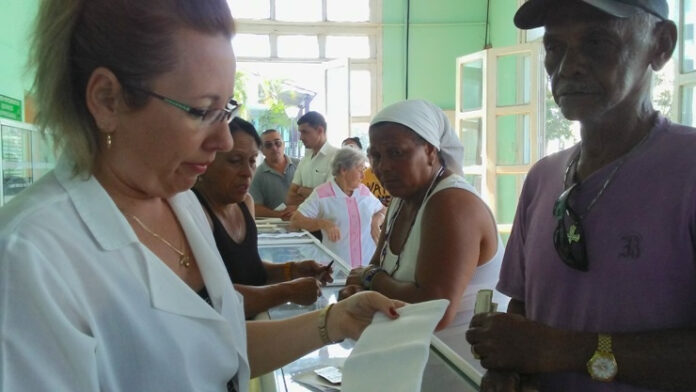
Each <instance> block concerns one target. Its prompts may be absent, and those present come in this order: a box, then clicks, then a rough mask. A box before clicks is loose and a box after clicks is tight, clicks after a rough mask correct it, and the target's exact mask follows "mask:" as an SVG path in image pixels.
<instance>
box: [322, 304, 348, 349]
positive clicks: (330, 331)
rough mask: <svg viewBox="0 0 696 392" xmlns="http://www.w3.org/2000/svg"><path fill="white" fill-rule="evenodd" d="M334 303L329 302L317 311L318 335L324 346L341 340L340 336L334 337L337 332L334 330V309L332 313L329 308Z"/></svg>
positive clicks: (332, 307)
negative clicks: (329, 303)
mask: <svg viewBox="0 0 696 392" xmlns="http://www.w3.org/2000/svg"><path fill="white" fill-rule="evenodd" d="M334 305H335V304H331V305H329V306H327V307H325V308H324V309H322V310H321V311H320V312H319V326H318V329H319V337H320V338H321V342H322V343H323V344H324V345H325V346H326V345H327V344H334V343H340V342H342V341H343V339H342V338H338V339H335V337H336V335H337V334H338V332H337V331H336V329H337V328H336V323H335V322H333V321H335V317H331V316H335V314H336V313H335V312H336V311H335V310H334V313H333V314H332V312H331V310H332V309H334Z"/></svg>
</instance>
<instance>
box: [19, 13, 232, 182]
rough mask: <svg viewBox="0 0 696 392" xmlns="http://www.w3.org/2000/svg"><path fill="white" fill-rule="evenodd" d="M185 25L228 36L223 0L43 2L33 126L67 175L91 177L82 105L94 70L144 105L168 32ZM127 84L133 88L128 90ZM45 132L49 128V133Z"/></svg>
mask: <svg viewBox="0 0 696 392" xmlns="http://www.w3.org/2000/svg"><path fill="white" fill-rule="evenodd" d="M182 28H190V29H193V30H196V31H200V32H203V33H209V34H211V35H215V34H224V35H225V36H226V37H228V38H231V37H232V35H233V34H234V22H233V20H232V15H231V14H230V11H229V8H228V6H227V2H226V1H225V0H147V1H143V0H43V1H42V2H41V4H40V7H39V14H38V16H37V19H36V25H35V28H34V35H33V41H32V49H31V54H30V60H29V61H30V64H29V65H30V66H31V67H32V68H33V70H34V71H35V77H34V86H33V93H34V96H35V99H36V103H37V125H38V127H39V129H40V130H41V131H42V132H44V135H48V136H50V137H51V138H52V139H53V144H54V148H55V150H56V154H60V153H63V154H68V155H69V156H70V158H71V159H72V161H73V162H74V168H73V172H74V174H76V175H78V174H80V175H86V176H89V175H90V174H91V173H92V169H93V165H94V159H95V157H96V156H97V154H98V153H99V146H98V143H97V140H98V129H97V125H96V124H95V121H94V119H93V117H92V115H91V114H90V113H89V111H88V110H87V106H86V100H85V92H86V87H87V82H88V81H89V78H90V76H91V74H92V72H93V71H94V69H96V68H97V67H105V68H108V69H109V70H111V72H113V73H114V75H116V77H117V78H118V79H119V81H120V83H121V85H122V87H123V89H124V100H125V102H126V103H127V104H128V105H129V106H130V107H132V108H134V109H137V108H140V107H142V106H144V105H145V102H146V100H147V99H148V97H147V96H145V95H143V94H142V93H139V92H138V91H136V90H134V89H133V88H132V87H136V88H147V85H148V83H149V82H150V81H151V80H153V79H154V78H155V77H157V76H158V75H161V74H163V73H165V72H167V71H169V70H171V69H172V68H173V67H174V65H175V61H176V55H177V54H176V52H175V42H174V41H173V37H174V36H175V35H174V34H173V33H174V32H175V31H176V30H179V29H182ZM129 87H131V88H129ZM48 130H50V132H47V131H48Z"/></svg>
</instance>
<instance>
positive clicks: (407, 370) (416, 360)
mask: <svg viewBox="0 0 696 392" xmlns="http://www.w3.org/2000/svg"><path fill="white" fill-rule="evenodd" d="M448 304H449V301H448V300H446V299H439V300H434V301H428V302H421V303H418V304H412V305H406V306H404V307H403V308H400V309H397V312H398V313H399V315H400V317H399V318H398V319H396V320H390V319H389V318H387V316H386V315H384V314H382V313H376V314H375V316H374V318H373V319H372V323H371V324H370V325H369V326H368V327H367V328H366V329H365V331H363V333H362V335H361V336H360V339H359V340H358V341H357V343H356V344H355V347H354V348H353V351H352V352H351V354H350V356H349V357H348V358H347V359H346V362H345V364H344V366H343V385H342V388H341V391H343V392H370V391H399V392H411V391H412V392H420V390H421V382H422V381H423V370H424V369H425V364H426V362H427V361H428V354H429V352H430V338H431V336H432V334H433V331H434V330H435V327H436V326H437V323H438V322H440V319H441V318H442V316H443V315H444V314H445V310H446V309H447V305H448Z"/></svg>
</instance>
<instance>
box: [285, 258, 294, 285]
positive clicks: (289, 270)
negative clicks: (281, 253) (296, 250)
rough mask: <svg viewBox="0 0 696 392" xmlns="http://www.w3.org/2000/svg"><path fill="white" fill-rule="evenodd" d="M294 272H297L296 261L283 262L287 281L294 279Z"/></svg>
mask: <svg viewBox="0 0 696 392" xmlns="http://www.w3.org/2000/svg"><path fill="white" fill-rule="evenodd" d="M294 273H295V262H294V261H288V262H287V263H285V264H283V277H284V278H285V280H286V281H288V280H292V277H293V275H294Z"/></svg>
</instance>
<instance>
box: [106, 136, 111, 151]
mask: <svg viewBox="0 0 696 392" xmlns="http://www.w3.org/2000/svg"><path fill="white" fill-rule="evenodd" d="M106 149H107V150H110V149H111V134H110V133H107V134H106Z"/></svg>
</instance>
